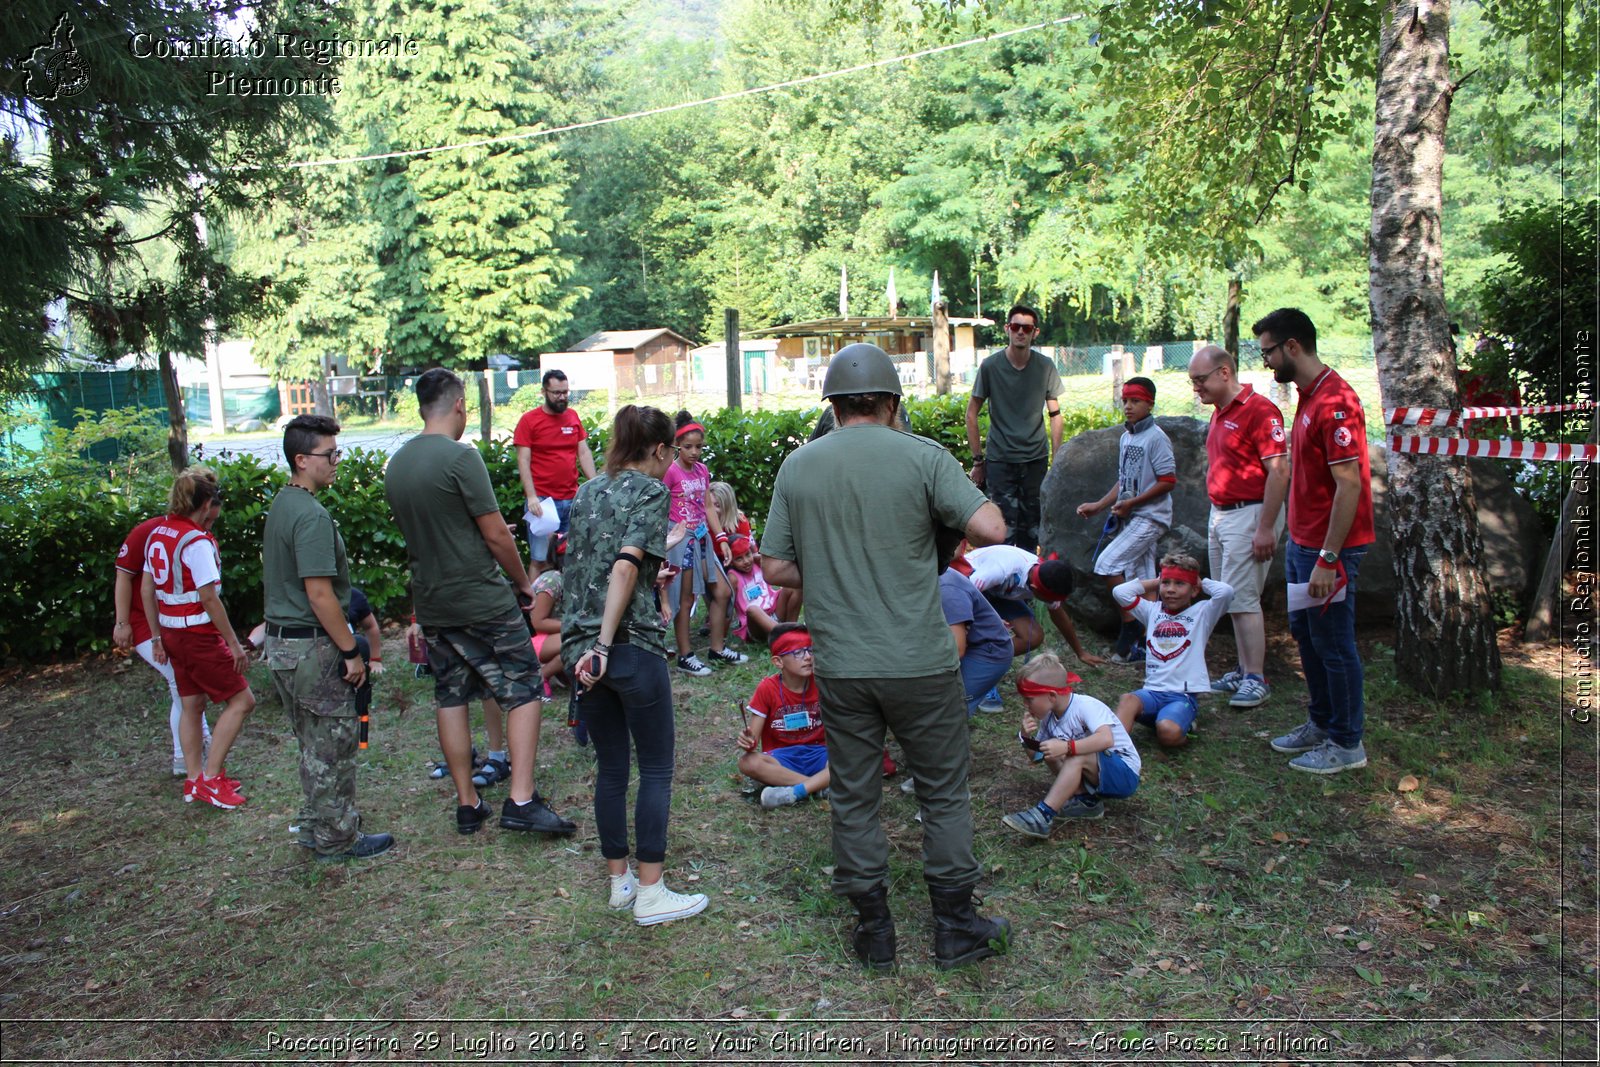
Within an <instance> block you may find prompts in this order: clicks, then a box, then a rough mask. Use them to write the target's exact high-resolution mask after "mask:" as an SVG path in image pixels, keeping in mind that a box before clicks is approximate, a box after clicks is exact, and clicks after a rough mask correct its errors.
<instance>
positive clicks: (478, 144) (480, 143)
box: [289, 14, 1083, 168]
mask: <svg viewBox="0 0 1600 1067" xmlns="http://www.w3.org/2000/svg"><path fill="white" fill-rule="evenodd" d="M1081 18H1083V16H1082V15H1081V14H1079V15H1066V16H1063V17H1062V18H1058V19H1051V20H1049V21H1048V22H1036V23H1033V24H1032V25H1030V26H1018V27H1016V28H1015V29H1010V30H1002V31H1000V32H999V33H991V34H986V35H984V36H982V37H970V38H968V39H967V40H965V41H956V42H954V43H951V44H942V45H938V46H937V47H934V48H924V49H923V50H922V51H920V52H907V53H905V54H904V55H898V56H890V57H888V58H886V59H874V60H872V61H871V62H870V63H859V64H857V65H856V66H853V67H844V68H841V69H839V70H829V71H824V72H822V73H821V74H808V75H806V76H805V77H803V78H795V79H793V80H791V81H785V82H776V83H774V84H772V85H762V86H758V87H756V88H754V89H740V90H739V91H738V92H733V93H723V94H722V95H721V96H711V97H706V98H705V99H703V100H688V101H685V102H683V103H681V104H669V105H667V106H666V107H653V108H650V109H648V110H646V111H632V112H629V113H628V114H626V115H611V116H608V117H607V118H603V119H590V120H589V121H587V122H574V123H571V124H570V125H566V126H553V127H550V128H549V129H541V130H524V131H523V132H521V133H508V134H505V135H503V136H500V137H484V138H481V139H479V140H476V141H461V142H459V143H457V144H442V145H435V146H433V147H432V148H408V149H405V150H402V151H398V152H378V153H374V154H372V155H366V156H344V157H342V158H339V159H310V160H302V161H300V162H298V163H290V164H289V166H290V167H291V168H309V167H337V166H340V165H342V164H345V163H367V162H372V161H375V160H380V159H406V158H409V157H412V156H428V155H433V154H434V153H436V152H459V151H461V150H462V149H464V148H483V147H486V146H488V145H497V144H510V143H513V142H516V141H529V140H532V139H533V138H535V137H550V136H553V135H555V134H558V133H571V132H572V131H573V130H587V129H590V128H592V127H595V126H609V125H610V124H611V123H614V122H626V121H627V120H629V119H642V118H648V117H649V116H651V115H665V114H668V113H670V112H673V111H684V110H687V109H689V108H693V107H704V106H706V105H707V104H721V103H724V102H726V101H729V100H738V99H740V98H742V97H746V96H756V95H758V94H760V93H771V92H776V91H778V90H779V89H793V88H794V87H795V86H798V85H808V84H810V83H812V82H819V81H823V80H825V79H827V78H837V77H840V76H841V75H845V74H858V73H860V72H861V71H864V70H872V69H873V68H874V67H886V66H889V65H891V64H894V63H904V62H906V61H908V60H912V59H922V58H925V57H927V56H933V55H938V54H939V53H941V52H953V51H955V50H956V49H958V48H968V47H970V46H972V45H975V44H987V43H988V42H990V41H999V40H1003V39H1004V38H1007V37H1016V36H1018V35H1019V34H1024V33H1033V32H1034V31H1036V30H1043V29H1049V28H1050V27H1052V26H1060V25H1062V24H1063V23H1067V22H1076V21H1078V20H1079V19H1081Z"/></svg>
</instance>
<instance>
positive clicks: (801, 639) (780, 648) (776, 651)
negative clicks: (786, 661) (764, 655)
mask: <svg viewBox="0 0 1600 1067" xmlns="http://www.w3.org/2000/svg"><path fill="white" fill-rule="evenodd" d="M810 647H811V632H810V631H809V630H790V631H789V632H788V633H786V634H783V635H782V636H780V637H779V638H778V639H777V640H776V641H774V642H772V654H773V655H774V656H781V655H783V654H784V653H785V652H793V651H795V650H796V649H800V648H810Z"/></svg>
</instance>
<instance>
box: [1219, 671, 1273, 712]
mask: <svg viewBox="0 0 1600 1067" xmlns="http://www.w3.org/2000/svg"><path fill="white" fill-rule="evenodd" d="M1271 695H1272V687H1271V686H1269V685H1267V683H1266V681H1265V680H1264V679H1261V678H1246V679H1245V680H1244V681H1242V682H1240V683H1239V688H1238V689H1236V690H1235V691H1234V694H1233V697H1232V698H1231V699H1230V700H1229V701H1228V707H1230V708H1254V707H1259V706H1261V705H1262V704H1265V703H1266V702H1267V697H1269V696H1271Z"/></svg>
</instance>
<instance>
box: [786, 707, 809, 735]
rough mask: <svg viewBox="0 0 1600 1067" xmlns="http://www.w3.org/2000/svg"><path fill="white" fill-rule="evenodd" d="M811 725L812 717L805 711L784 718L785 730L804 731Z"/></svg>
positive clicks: (791, 713) (793, 712) (792, 713)
mask: <svg viewBox="0 0 1600 1067" xmlns="http://www.w3.org/2000/svg"><path fill="white" fill-rule="evenodd" d="M810 725H811V716H810V714H808V713H807V712H804V711H791V712H790V713H789V714H787V715H785V716H784V717H783V728H784V729H785V730H804V729H806V728H807V727H809V726H810Z"/></svg>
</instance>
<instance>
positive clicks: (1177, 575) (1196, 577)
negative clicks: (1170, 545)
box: [1161, 565, 1200, 585]
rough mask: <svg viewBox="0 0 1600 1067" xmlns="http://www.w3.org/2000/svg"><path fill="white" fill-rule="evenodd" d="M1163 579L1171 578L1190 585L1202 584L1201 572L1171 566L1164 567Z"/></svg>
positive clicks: (1162, 569) (1162, 571) (1162, 570)
mask: <svg viewBox="0 0 1600 1067" xmlns="http://www.w3.org/2000/svg"><path fill="white" fill-rule="evenodd" d="M1161 577H1163V578H1171V579H1173V580H1174V581H1179V582H1188V583H1189V584H1190V585H1199V584H1200V572H1199V571H1192V570H1190V569H1189V568H1187V567H1173V566H1171V565H1168V566H1166V567H1162V568H1161Z"/></svg>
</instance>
